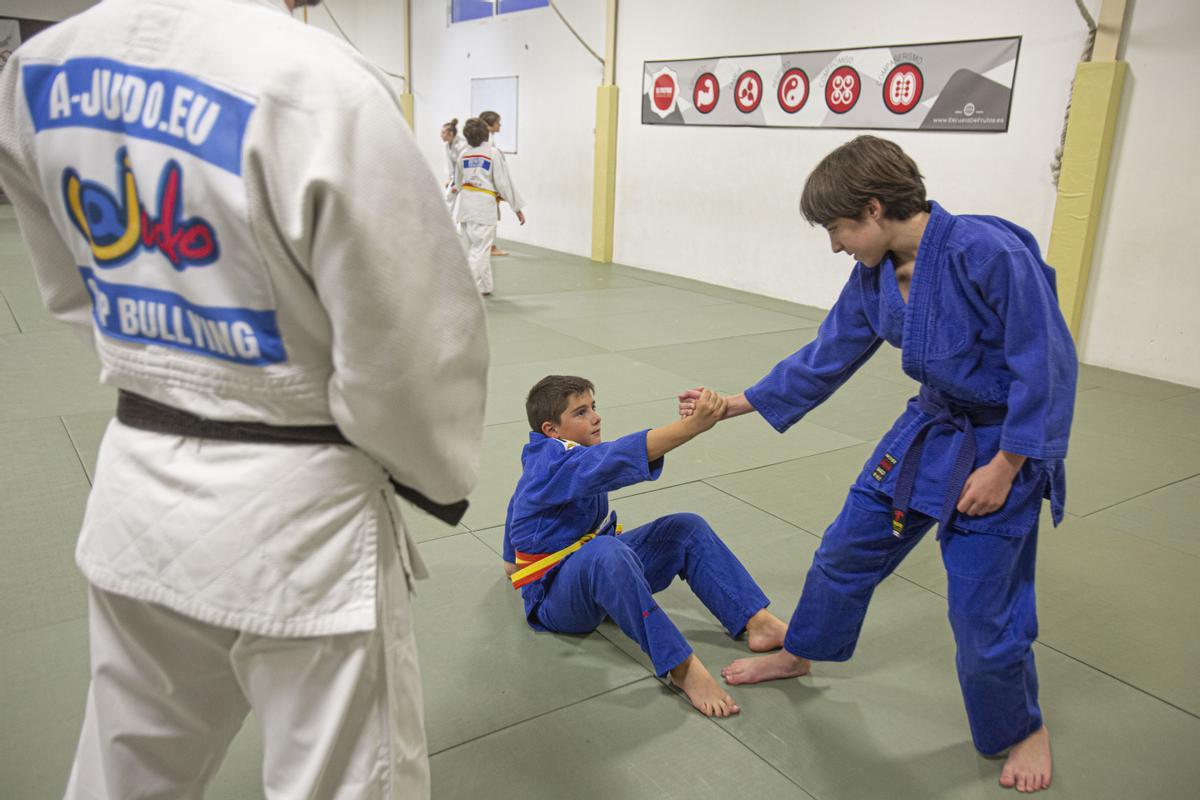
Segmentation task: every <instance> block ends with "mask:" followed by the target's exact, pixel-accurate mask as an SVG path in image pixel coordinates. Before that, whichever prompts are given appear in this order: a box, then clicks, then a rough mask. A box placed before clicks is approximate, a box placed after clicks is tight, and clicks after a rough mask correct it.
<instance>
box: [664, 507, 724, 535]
mask: <svg viewBox="0 0 1200 800" xmlns="http://www.w3.org/2000/svg"><path fill="white" fill-rule="evenodd" d="M662 521H663V522H664V523H665V524H666V525H667V527H668V528H669V529H670V530H671V533H672V534H673V535H674V536H675V537H677V538H679V539H690V538H692V537H693V536H709V537H713V536H716V535H717V534H716V533H715V532H714V531H713V529H712V526H711V525H709V524H708V522H707V521H706V520H705V519H704V517H702V516H700V515H699V514H693V513H691V512H688V511H684V512H680V513H678V514H668V515H667V516H665V517H663V518H662Z"/></svg>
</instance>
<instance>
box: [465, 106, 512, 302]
mask: <svg viewBox="0 0 1200 800" xmlns="http://www.w3.org/2000/svg"><path fill="white" fill-rule="evenodd" d="M463 134H464V135H465V136H466V138H467V147H466V149H464V150H463V152H462V155H460V156H459V157H458V161H457V163H456V167H455V177H454V186H455V188H456V189H457V190H458V205H457V207H456V215H455V216H456V219H457V220H458V224H459V236H460V238H461V239H462V242H463V248H464V249H465V250H466V251H467V263H469V264H470V265H471V274H472V275H474V276H475V284H476V286H478V287H479V291H480V292H481V293H482V294H485V295H486V294H491V293H492V288H493V287H492V256H491V251H492V245H493V244H494V243H495V241H496V220H497V218H496V213H497V212H496V208H497V204H498V203H500V202H501V201H505V202H507V203H509V204H510V205H511V206H512V207H513V211H515V212H516V214H517V219H518V220H520V222H521V224H522V225H524V224H525V212H524V211H522V210H521V209H522V205H521V203H522V201H521V199H520V196H519V195H518V194H517V193H516V190H515V189H514V187H513V184H512V178H511V176H509V174H508V165H507V164H506V163H505V161H504V157H503V156H502V155H501V154H500V151H499V149H497V148H496V146H495V145H493V144H492V143H491V142H489V141H488V138H487V137H488V130H487V126H486V125H485V124H484V123H483V122H482V121H481V120H479V119H477V118H475V117H472V118H471V119H469V120H467V122H466V124H465V125H463Z"/></svg>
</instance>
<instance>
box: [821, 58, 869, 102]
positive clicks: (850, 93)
mask: <svg viewBox="0 0 1200 800" xmlns="http://www.w3.org/2000/svg"><path fill="white" fill-rule="evenodd" d="M860 94H862V81H861V80H859V77H858V71H857V70H855V69H854V67H849V66H846V65H842V66H840V67H838V68H837V69H835V70H834V71H833V74H831V75H830V76H829V80H827V81H825V105H827V106H829V110H830V111H832V112H833V113H835V114H845V113H846V112H847V111H849V110H850V109H852V108H854V104H855V103H857V102H858V96H859V95H860Z"/></svg>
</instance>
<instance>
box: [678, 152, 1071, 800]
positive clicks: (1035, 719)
mask: <svg viewBox="0 0 1200 800" xmlns="http://www.w3.org/2000/svg"><path fill="white" fill-rule="evenodd" d="M800 203H801V210H802V211H803V213H804V216H805V217H806V218H807V219H808V220H809V222H811V223H814V224H820V225H823V226H824V227H825V228H826V229H827V230H828V232H829V239H830V243H831V245H832V247H833V251H834V252H835V253H840V252H846V253H848V254H849V255H850V256H852V257H854V258H855V259H856V260H857V262H858V263H856V264H855V265H854V271H853V272H852V273H851V276H850V280H849V281H848V282H847V283H846V286H845V288H844V289H843V290H842V294H841V296H840V297H839V298H838V300H837V303H836V304H835V305H834V307H833V308H832V309H831V310H830V312H829V316H828V317H827V318H826V319H825V321H824V322H823V323H822V324H821V328H820V330H819V331H818V333H817V338H816V340H815V341H813V342H811V343H810V344H808V345H807V346H806V347H804V348H803V349H801V350H800V351H799V352H797V353H795V354H793V355H791V356H789V357H788V358H786V359H784V360H783V361H781V362H780V363H779V364H778V365H777V366H776V367H775V368H774V369H772V370H771V372H770V373H769V374H768V375H767V376H766V377H764V378H763V379H762V380H761V381H759V382H758V383H757V384H755V385H754V386H752V387H750V388H749V389H747V390H746V391H745V393H743V394H740V395H737V396H735V397H730V398H727V401H728V406H727V410H726V413H725V416H726V417H732V416H737V415H739V414H745V413H748V412H750V411H757V412H758V413H760V414H761V415H762V416H763V417H764V418H765V419H766V420H767V421H768V422H769V423H771V425H772V426H773V427H775V428H776V429H777V430H779V431H780V432H782V431H785V430H787V429H788V428H789V427H791V426H792V425H794V424H795V423H796V422H797V421H799V420H800V419H801V418H802V417H803V416H804V415H805V414H806V413H808V412H809V411H811V410H812V409H813V408H815V407H816V406H818V405H820V404H821V403H822V402H824V401H825V400H826V399H827V398H828V397H829V396H830V395H831V394H833V392H834V391H835V390H836V389H837V388H838V387H839V386H841V385H842V384H843V383H845V382H846V380H847V379H848V378H849V377H850V376H851V375H852V374H854V371H855V370H856V369H858V368H859V367H860V366H862V365H863V364H864V363H865V362H866V361H867V359H869V358H870V357H871V355H872V354H874V352H875V351H876V350H877V349H878V348H879V347H880V345H882V344H883V343H884V342H887V343H888V344H890V345H892V346H893V347H899V348H901V350H902V362H901V363H902V366H903V369H904V372H905V373H906V374H908V375H909V376H910V377H911V378H913V379H914V380H916V381H918V382H919V383H920V384H921V391H920V394H919V395H918V396H917V397H914V398H913V399H912V400H910V401H909V403H908V408H907V409H906V410H905V411H904V413H903V414H901V416H900V418H899V419H898V420H897V421H896V423H895V425H894V426H893V427H892V429H891V430H890V431H889V432H888V433H887V434H886V435H885V436H884V438H883V440H882V441H881V442H880V443H879V446H878V447H877V448H876V450H875V453H874V455H872V456H871V459H870V461H868V462H867V464H866V466H865V468H864V469H863V471H862V472H861V473H860V474H859V476H858V479H857V480H856V481H855V483H854V485H853V486H852V487H851V489H850V494H849V497H847V499H846V504H845V506H844V507H843V509H842V512H841V514H840V515H839V516H838V518H837V519H836V520H834V522H833V524H832V525H831V526H830V527H829V529H828V530H827V531H826V532H825V536H824V538H823V539H822V540H821V546H820V547H819V548H818V550H817V553H816V555H815V556H814V557H813V563H812V567H811V569H810V570H809V572H808V577H807V579H806V580H805V583H804V591H803V593H802V595H801V597H800V602H799V604H798V605H797V606H796V611H795V614H794V615H793V616H792V620H791V624H790V625H789V626H788V633H787V638H786V639H785V640H784V644H783V650H781V651H780V652H778V653H775V654H772V655H769V656H765V657H762V658H754V659H740V660H738V661H735V662H734V663H733V664H731V665H730V666H729V667H727V668H726V669H725V670H724V671H723V672H722V675H724V677H725V680H726V681H727V682H728V683H730V684H742V683H757V682H759V681H765V680H771V679H775V678H786V677H793V676H799V675H803V674H805V673H807V672H808V670H809V667H810V661H845V660H847V659H849V658H850V656H851V655H852V654H853V652H854V646H855V643H856V642H857V639H858V634H859V630H860V628H861V627H862V623H863V618H864V616H865V615H866V611H867V604H868V603H869V602H870V599H871V594H872V592H873V591H874V590H875V587H876V586H877V585H878V584H879V582H880V581H882V580H883V579H884V578H885V577H886V576H888V575H889V574H891V572H892V570H894V569H895V568H896V566H897V565H898V564H899V563H900V562H901V561H902V560H903V559H904V557H905V556H906V555H908V553H909V552H910V551H911V550H912V548H913V547H914V546H915V545H916V544H917V542H918V541H920V539H921V537H922V536H923V535H924V534H925V533H926V532H927V531H928V530H929V529H930V528H931V527H933V525H934V523H938V524H939V531H938V538H939V539H940V540H941V548H942V558H943V560H944V562H945V565H946V571H947V573H948V575H949V598H948V599H949V604H950V624H951V627H952V628H953V630H954V637H955V641H956V642H957V644H958V658H957V665H958V675H959V682H960V684H961V687H962V693H963V699H964V701H965V703H966V708H967V717H968V719H969V721H970V724H971V734H972V737H973V738H974V742H975V747H976V748H977V749H978V750H979V751H980V752H981V753H983V754H985V755H994V754H1000V753H1004V752H1005V751H1007V753H1008V756H1007V761H1006V762H1005V764H1004V767H1003V769H1002V771H1001V775H1000V783H1001V784H1002V785H1003V786H1006V787H1015V788H1016V789H1017V790H1018V791H1022V792H1029V791H1038V790H1040V789H1044V788H1046V787H1047V786H1049V785H1050V776H1051V757H1050V738H1049V734H1048V732H1047V731H1046V727H1045V725H1044V724H1043V722H1042V715H1041V710H1040V709H1039V707H1038V681H1037V671H1036V669H1035V667H1034V660H1033V652H1032V649H1031V645H1032V644H1033V641H1034V639H1035V638H1036V637H1037V611H1036V608H1035V604H1034V559H1035V552H1036V548H1037V529H1038V515H1039V511H1040V509H1041V505H1042V499H1043V498H1049V500H1050V508H1051V511H1052V514H1053V519H1054V522H1055V523H1056V524H1057V523H1058V522H1059V521H1060V520H1061V518H1062V513H1063V496H1064V492H1065V486H1064V483H1065V481H1064V469H1063V458H1064V457H1065V456H1066V454H1067V435H1068V433H1069V431H1070V427H1071V414H1072V410H1073V406H1074V402H1075V377H1076V372H1077V364H1076V360H1075V348H1074V345H1073V343H1072V341H1071V334H1070V332H1069V331H1068V330H1067V326H1066V323H1065V321H1064V320H1063V317H1062V314H1061V312H1060V311H1059V308H1058V302H1057V297H1056V291H1055V282H1054V271H1053V270H1052V269H1050V267H1048V266H1047V265H1046V263H1045V262H1044V261H1042V258H1041V254H1040V252H1039V250H1038V246H1037V242H1036V241H1034V238H1033V236H1032V235H1030V233H1029V232H1028V231H1026V230H1024V229H1022V228H1019V227H1017V226H1016V225H1013V224H1012V223H1010V222H1007V221H1005V220H1002V219H999V218H997V217H984V216H955V215H953V214H951V213H949V212H947V211H946V210H945V209H943V208H942V207H941V206H939V205H937V204H936V203H931V202H927V201H926V198H925V185H924V183H923V182H922V180H921V175H920V172H918V170H917V166H916V164H914V163H913V161H912V159H910V158H909V157H908V156H907V155H905V154H904V152H903V151H902V150H901V149H900V148H899V147H897V146H896V145H895V144H892V143H891V142H888V141H885V140H882V139H877V138H875V137H873V136H860V137H859V138H857V139H854V140H853V141H851V142H849V143H847V144H845V145H843V146H842V147H840V148H838V149H837V150H835V151H833V152H832V153H831V154H829V155H828V156H827V157H826V158H825V159H824V160H823V161H822V162H821V163H820V164H819V165H818V166H817V168H816V169H815V170H814V171H813V173H812V175H810V176H809V178H808V181H807V182H806V184H805V186H804V193H803V196H802V198H801V201H800ZM698 395H699V392H698V390H692V391H688V392H684V393H683V394H681V395H680V413H681V414H684V415H686V414H688V413H689V412H691V410H692V408H693V403H694V401H695V399H696V398H697V397H698Z"/></svg>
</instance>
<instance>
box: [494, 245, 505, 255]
mask: <svg viewBox="0 0 1200 800" xmlns="http://www.w3.org/2000/svg"><path fill="white" fill-rule="evenodd" d="M491 255H493V256H506V255H508V251H507V250H501V249H500V248H499V247H496V245H492V252H491Z"/></svg>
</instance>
